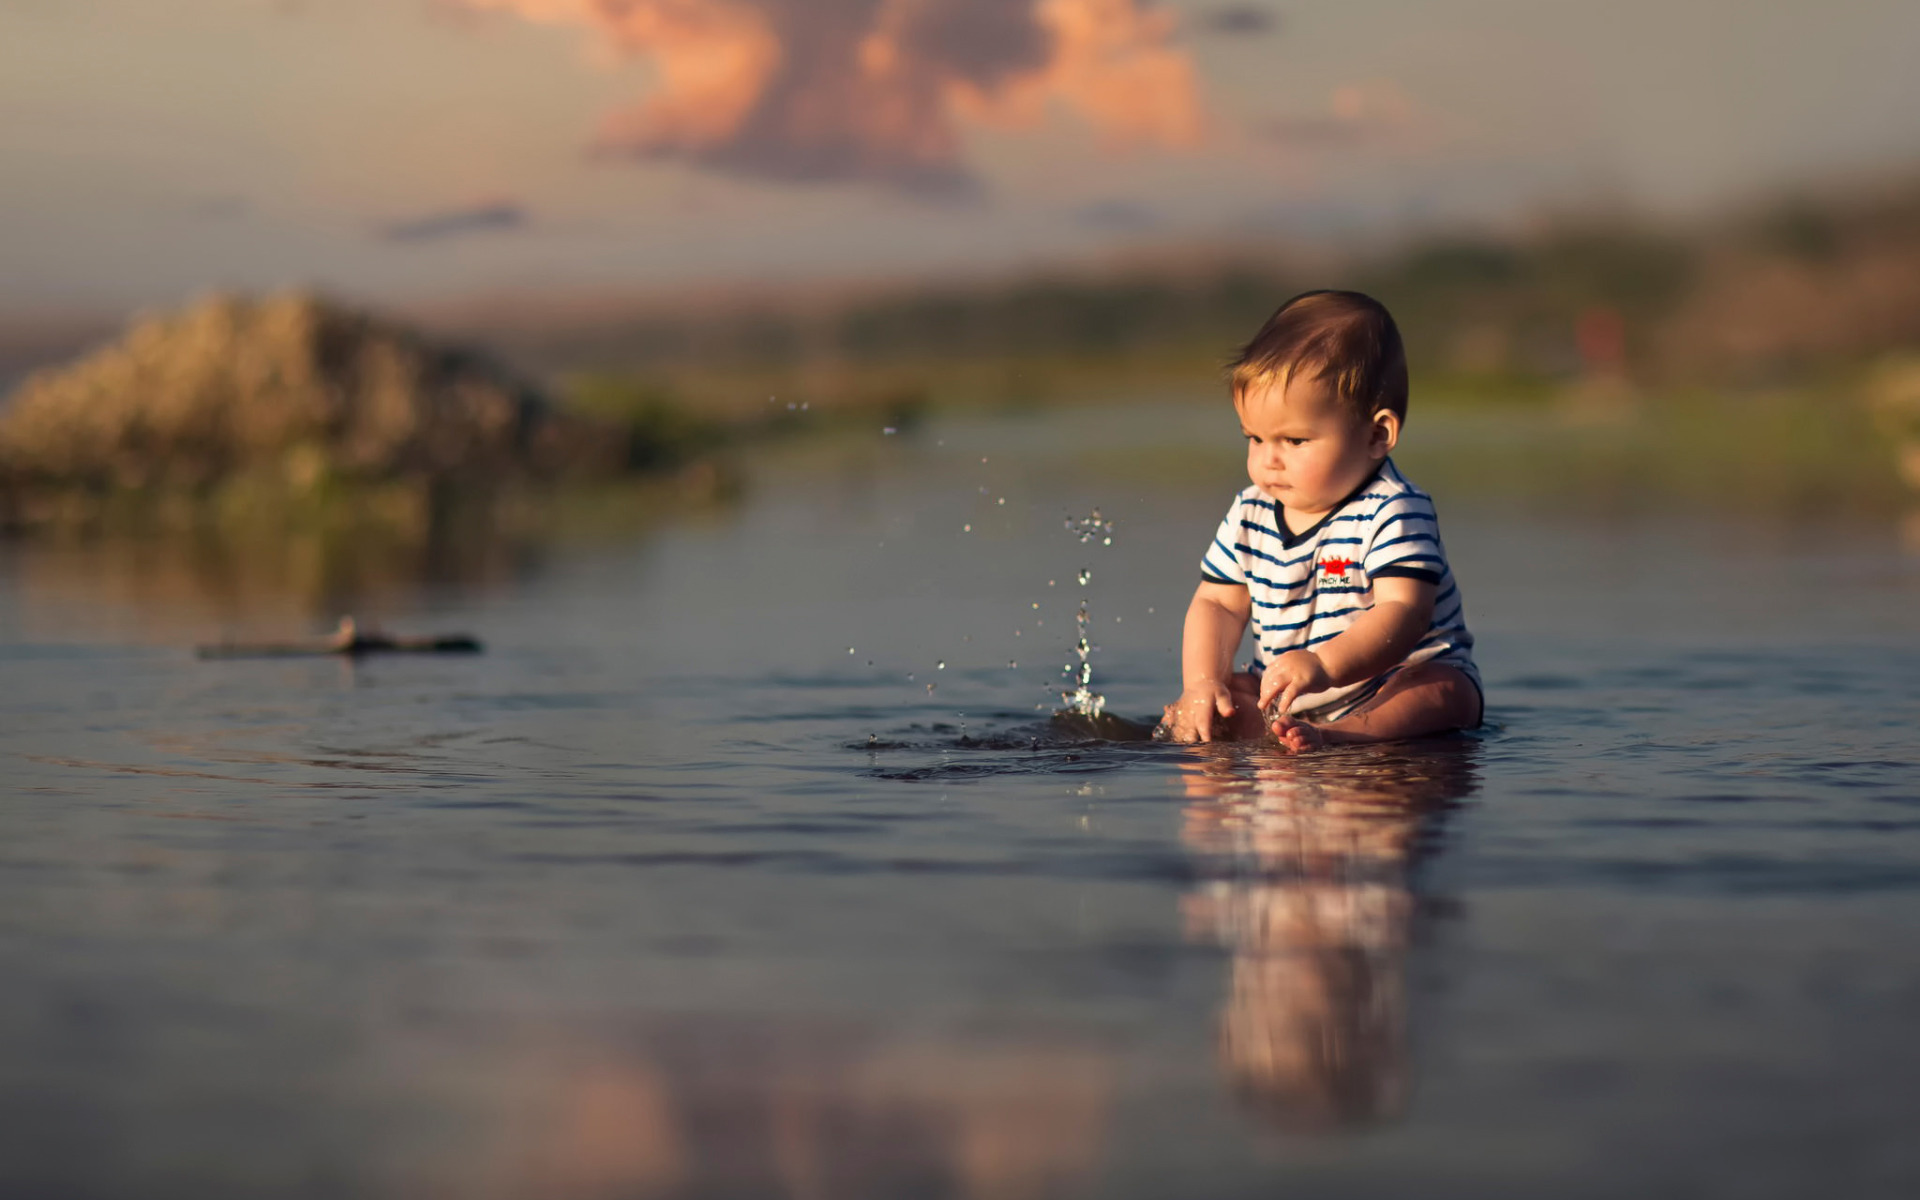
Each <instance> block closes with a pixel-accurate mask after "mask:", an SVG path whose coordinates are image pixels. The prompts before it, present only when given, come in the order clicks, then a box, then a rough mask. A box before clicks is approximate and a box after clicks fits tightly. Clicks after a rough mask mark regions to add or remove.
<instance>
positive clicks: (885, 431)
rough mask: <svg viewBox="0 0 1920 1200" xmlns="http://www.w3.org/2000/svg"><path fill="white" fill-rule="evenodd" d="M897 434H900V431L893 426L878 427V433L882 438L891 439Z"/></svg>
mask: <svg viewBox="0 0 1920 1200" xmlns="http://www.w3.org/2000/svg"><path fill="white" fill-rule="evenodd" d="M899 432H900V431H899V430H898V429H895V428H894V427H893V426H891V425H882V426H881V427H880V433H881V435H882V436H884V437H892V436H893V435H894V434H896V433H899Z"/></svg>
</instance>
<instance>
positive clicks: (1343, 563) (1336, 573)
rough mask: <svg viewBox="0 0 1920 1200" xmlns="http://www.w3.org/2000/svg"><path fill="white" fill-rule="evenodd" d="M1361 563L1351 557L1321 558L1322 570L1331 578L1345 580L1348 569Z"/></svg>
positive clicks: (1322, 572)
mask: <svg viewBox="0 0 1920 1200" xmlns="http://www.w3.org/2000/svg"><path fill="white" fill-rule="evenodd" d="M1359 565H1360V564H1359V563H1357V562H1355V561H1354V560H1353V559H1351V558H1323V559H1321V560H1320V571H1321V574H1323V575H1325V576H1327V577H1329V578H1332V579H1339V580H1345V579H1346V577H1347V571H1348V569H1350V568H1352V567H1357V566H1359Z"/></svg>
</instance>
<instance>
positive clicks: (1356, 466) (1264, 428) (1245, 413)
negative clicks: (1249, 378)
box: [1234, 375, 1399, 516]
mask: <svg viewBox="0 0 1920 1200" xmlns="http://www.w3.org/2000/svg"><path fill="white" fill-rule="evenodd" d="M1234 408H1235V409H1236V410H1238V411H1239V413H1240V427H1241V431H1242V432H1243V433H1245V434H1246V436H1247V475H1248V477H1249V478H1251V479H1252V480H1253V482H1254V483H1255V484H1257V485H1259V488H1260V490H1261V491H1263V492H1265V493H1266V494H1267V495H1268V496H1271V497H1272V498H1273V499H1275V500H1278V501H1279V502H1280V503H1281V504H1282V505H1283V506H1285V507H1286V509H1287V510H1288V511H1289V512H1293V513H1299V514H1302V515H1308V516H1312V515H1317V514H1319V513H1324V512H1327V511H1330V510H1331V509H1332V508H1333V507H1334V506H1335V505H1337V504H1339V503H1340V502H1341V501H1342V500H1345V499H1346V498H1347V496H1348V495H1349V494H1350V493H1351V492H1352V491H1353V490H1354V489H1355V488H1357V487H1359V486H1360V485H1361V484H1362V483H1363V482H1365V481H1366V478H1367V476H1368V475H1371V474H1372V473H1373V469H1374V467H1375V466H1377V465H1378V464H1379V462H1380V460H1381V459H1383V458H1385V457H1386V456H1387V455H1388V454H1389V453H1390V452H1392V450H1393V444H1394V441H1395V439H1396V438H1397V437H1398V436H1399V422H1398V419H1397V418H1395V417H1394V416H1393V414H1391V413H1376V414H1375V415H1374V416H1373V417H1372V418H1371V419H1368V418H1364V417H1358V416H1355V415H1354V412H1353V410H1352V408H1351V407H1349V406H1348V405H1347V404H1345V403H1344V402H1342V401H1341V400H1340V398H1339V396H1337V395H1336V394H1335V393H1334V391H1333V388H1332V386H1331V385H1330V384H1329V383H1328V382H1327V381H1325V380H1321V379H1303V378H1301V377H1300V376H1299V375H1294V376H1292V377H1290V378H1289V379H1288V380H1287V381H1286V384H1285V386H1284V387H1282V386H1281V385H1280V384H1279V383H1277V382H1269V383H1259V384H1255V385H1253V386H1252V387H1249V388H1248V389H1246V391H1244V392H1242V393H1241V394H1240V395H1239V397H1237V398H1236V400H1235V402H1234Z"/></svg>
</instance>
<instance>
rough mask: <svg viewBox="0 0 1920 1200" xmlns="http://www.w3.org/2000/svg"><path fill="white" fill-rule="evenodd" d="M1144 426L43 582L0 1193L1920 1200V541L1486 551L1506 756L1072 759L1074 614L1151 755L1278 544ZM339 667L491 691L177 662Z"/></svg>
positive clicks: (1572, 538)
mask: <svg viewBox="0 0 1920 1200" xmlns="http://www.w3.org/2000/svg"><path fill="white" fill-rule="evenodd" d="M1214 415H1218V414H1214ZM1103 417H1104V419H1101V420H1098V421H1094V420H1090V419H1089V418H1088V415H1087V414H1086V413H1084V412H1082V413H1062V414H1052V415H1041V416H1004V417H975V418H967V419H952V420H948V421H945V422H941V423H936V424H934V425H932V426H929V427H926V428H923V429H921V430H918V431H916V432H913V433H912V434H902V435H898V436H891V437H889V436H885V435H883V434H882V433H881V432H880V431H879V430H878V429H876V430H874V431H872V434H871V436H854V437H850V438H843V439H839V440H834V441H826V442H814V443H801V444H798V445H795V446H790V447H787V448H784V449H781V450H779V451H777V452H773V453H770V454H768V455H765V456H762V457H761V458H760V459H759V460H756V461H755V462H753V463H751V464H750V465H749V470H748V480H749V486H748V490H747V491H746V493H745V495H744V496H743V497H741V498H740V499H739V500H738V501H737V502H735V503H732V504H730V505H725V506H721V507H719V508H717V509H714V510H711V511H705V512H697V513H690V514H684V515H682V516H679V517H675V518H672V519H670V520H663V521H662V522H660V523H658V524H657V525H656V526H654V527H653V528H652V530H651V532H649V533H648V534H646V535H645V536H641V537H635V538H612V539H600V540H597V541H595V540H585V541H574V542H560V543H549V544H540V545H535V546H524V547H518V548H508V549H506V550H501V549H499V548H494V549H492V550H490V551H488V552H487V553H484V554H480V555H478V556H477V557H469V558H466V559H461V560H459V561H458V562H455V563H453V564H452V565H449V563H448V560H447V559H446V558H445V557H444V556H425V557H423V558H421V559H420V560H418V561H413V562H410V563H409V562H402V563H401V564H400V565H398V566H396V567H394V568H393V569H392V570H391V571H390V572H388V573H387V574H385V575H382V574H380V573H378V572H375V573H373V574H372V575H371V576H368V575H364V574H363V575H349V576H348V577H346V578H345V579H344V580H342V579H341V578H337V577H333V576H328V575H326V573H325V572H321V573H320V574H319V575H317V576H316V575H315V574H314V573H313V572H312V571H303V569H302V568H300V566H299V564H298V561H297V560H298V557H299V556H298V554H296V553H292V552H288V553H285V554H282V555H280V556H278V557H274V558H272V559H271V560H270V562H271V563H274V564H279V565H278V566H273V565H268V566H262V565H261V564H262V562H263V561H268V560H261V559H254V558H248V557H247V556H244V555H242V556H240V557H239V558H238V559H237V560H236V558H235V556H234V555H232V554H226V555H215V556H212V557H206V556H199V557H195V556H192V555H183V554H181V553H180V552H178V551H177V550H172V549H167V548H164V547H162V548H157V549H156V548H154V547H151V546H149V547H146V548H145V549H141V548H137V547H136V548H129V547H128V546H125V545H122V544H113V543H109V544H105V545H94V546H85V545H82V546H72V545H62V546H53V545H44V544H35V545H21V544H14V545H10V546H6V547H4V548H0V679H4V680H5V682H6V685H7V686H6V687H5V688H4V691H3V692H0V772H4V776H3V777H4V780H5V783H4V791H5V801H4V806H0V974H3V975H4V978H5V979H6V980H7V981H8V986H6V987H5V988H3V989H0V1187H3V1188H4V1190H5V1191H6V1192H7V1193H8V1194H20V1195H55V1196H58V1195H72V1196H93V1195H100V1196H106V1195H140V1196H176V1195H177V1196H195V1197H206V1196H223V1195H263V1194H274V1195H282V1194H284V1195H312V1196H334V1195H343V1196H389V1195H391V1196H413V1195H421V1194H447V1195H463V1196H465V1195H473V1196H543V1197H544V1196H594V1197H598V1196H626V1195H713V1196H720V1195H725V1196H733V1195H741V1196H747V1195H787V1196H838V1195H868V1196H916V1197H917V1196H928V1195H957V1196H981V1197H989V1196H990V1197H1000V1196H1019V1197H1024V1196H1039V1195H1056V1194H1065V1195H1078V1194H1086V1195H1102V1196H1107V1195H1112V1196H1163V1195H1207V1196H1236V1195H1247V1196H1253V1195H1270V1194H1273V1192H1274V1191H1275V1190H1276V1189H1277V1188H1287V1187H1291V1188H1297V1189H1301V1190H1303V1191H1305V1192H1307V1193H1308V1194H1341V1195H1381V1196H1389V1195H1404V1194H1408V1193H1409V1192H1411V1191H1412V1190H1414V1189H1416V1188H1418V1189H1420V1190H1421V1191H1422V1192H1423V1193H1427V1194H1436V1193H1437V1194H1443V1195H1475V1196H1484V1195H1490V1194H1493V1195H1509V1194H1510V1195H1526V1196H1537V1195H1619V1194H1632V1193H1635V1192H1659V1193H1690V1194H1703V1195H1704V1194H1714V1195H1718V1194H1725V1195H1741V1196H1772V1195H1778V1196H1797V1195H1805V1194H1808V1193H1810V1192H1813V1191H1815V1190H1816V1189H1818V1190H1822V1191H1825V1192H1830V1193H1832V1194H1836V1195H1848V1196H1879V1195H1885V1196H1896V1195H1910V1194H1913V1191H1914V1189H1915V1188H1916V1187H1920V1150H1916V1149H1915V1148H1914V1142H1913V1140H1912V1138H1911V1136H1910V1133H1909V1130H1908V1126H1909V1124H1910V1120H1909V1118H1910V1115H1911V1113H1912V1111H1913V1104H1914V1101H1915V1099H1916V1091H1917V1089H1916V1085H1915V1084H1914V1082H1913V1081H1914V1079H1915V1078H1920V1035H1917V1034H1916V1033H1915V1032H1914V1029H1913V1021H1912V1017H1913V1013H1914V1012H1915V1011H1920V787H1916V782H1917V781H1920V743H1917V741H1916V738H1915V735H1914V732H1913V730H1914V726H1915V719H1916V717H1920V638H1917V637H1916V635H1920V559H1917V558H1916V557H1915V556H1914V555H1913V553H1912V552H1911V551H1909V550H1907V549H1904V548H1903V546H1902V543H1901V541H1900V538H1899V536H1898V529H1899V522H1898V520H1897V519H1896V517H1895V516H1892V515H1890V516H1889V517H1888V518H1887V519H1885V520H1879V521H1875V520H1867V521H1862V520H1858V519H1848V520H1844V521H1843V520H1839V519H1830V520H1823V519H1822V518H1821V517H1820V516H1819V515H1818V514H1813V515H1811V516H1809V517H1808V518H1807V519H1804V520H1797V521H1793V522H1786V521H1781V520H1777V519H1771V518H1769V519H1765V520H1762V519H1760V518H1758V517H1755V516H1752V515H1745V516H1743V515H1742V514H1740V513H1739V512H1738V511H1737V506H1736V509H1735V510H1734V511H1727V510H1720V511H1718V512H1717V513H1716V514H1715V515H1705V514H1703V513H1695V514H1693V515H1688V514H1686V513H1682V512H1661V511H1657V506H1655V511H1644V510H1643V511H1640V512H1638V513H1637V514H1636V515H1634V516H1632V517H1630V518H1621V517H1603V516H1599V515H1594V514H1593V513H1591V512H1583V510H1582V509H1581V508H1580V506H1578V505H1570V506H1566V507H1563V508H1557V509H1552V510H1543V508H1542V507H1541V506H1539V505H1535V504H1518V503H1514V502H1512V501H1510V500H1505V499H1503V498H1502V497H1501V496H1499V495H1497V494H1491V495H1490V494H1485V493H1481V494H1474V493H1472V492H1470V491H1466V490H1462V489H1458V488H1456V491H1455V492H1454V494H1451V495H1450V494H1448V493H1447V492H1446V491H1441V492H1440V494H1439V495H1438V500H1439V503H1440V507H1441V513H1442V518H1443V522H1444V525H1445V533H1446V537H1447V542H1448V545H1449V548H1450V551H1451V553H1452V555H1453V558H1454V563H1455V569H1456V572H1457V574H1458V575H1459V577H1460V579H1461V581H1462V584H1463V587H1464V589H1465V591H1466V596H1467V604H1468V617H1469V620H1470V622H1471V624H1472V625H1473V627H1474V630H1475V632H1476V634H1477V635H1478V636H1479V638H1480V661H1481V664H1482V668H1483V671H1484V673H1485V675H1486V678H1487V681H1488V684H1489V690H1490V696H1489V699H1490V707H1489V725H1488V727H1487V728H1486V729H1485V730H1483V731H1480V732H1479V733H1477V734H1475V735H1473V736H1469V737H1459V738H1447V739H1436V740H1432V741H1427V742H1422V743H1417V744H1409V745H1403V746H1397V747H1389V748H1370V749H1362V750H1350V751H1342V752H1329V753H1325V754H1321V755H1316V756H1309V757H1306V758H1301V759H1287V758H1284V757H1281V756H1277V755H1275V754H1273V753H1272V752H1270V751H1267V750H1263V749H1260V748H1256V747H1230V748H1203V749H1190V748H1179V747H1168V746H1160V745H1153V744H1137V743H1112V742H1105V743H1103V742H1090V741H1086V740H1083V739H1079V738H1076V737H1073V736H1071V735H1068V734H1063V733H1062V732H1060V731H1059V730H1057V729H1055V728H1054V727H1052V726H1050V725H1049V724H1048V722H1047V719H1046V717H1047V713H1048V712H1049V711H1050V710H1051V708H1052V707H1053V706H1054V705H1056V704H1057V703H1058V693H1059V691H1060V689H1061V687H1062V686H1063V685H1067V686H1071V680H1068V679H1066V678H1065V677H1064V676H1063V675H1062V673H1061V669H1062V666H1063V664H1066V663H1068V662H1070V661H1074V656H1073V653H1072V643H1073V640H1074V637H1075V614H1076V610H1077V607H1078V604H1079V602H1080V600H1081V598H1082V595H1083V592H1082V589H1081V587H1080V585H1079V583H1078V582H1077V576H1078V574H1079V572H1080V571H1081V570H1082V569H1083V568H1084V569H1087V570H1089V571H1090V572H1091V579H1090V582H1089V584H1088V585H1087V588H1086V589H1085V591H1084V596H1085V598H1086V600H1087V604H1088V611H1089V616H1090V619H1091V623H1092V628H1093V629H1094V636H1093V641H1094V642H1095V643H1096V647H1097V648H1096V650H1095V651H1094V654H1093V660H1092V661H1093V664H1094V671H1095V685H1096V687H1097V689H1098V690H1100V691H1101V692H1103V693H1104V695H1105V696H1106V698H1107V705H1108V708H1109V710H1111V711H1116V712H1119V713H1122V714H1128V715H1132V716H1141V717H1144V716H1148V715H1150V714H1152V713H1154V712H1156V711H1157V709H1158V706H1159V705H1160V704H1162V703H1164V702H1166V701H1167V700H1168V699H1170V698H1171V696H1172V694H1173V692H1174V691H1176V690H1177V683H1178V678H1177V676H1178V664H1177V661H1176V657H1175V651H1174V647H1175V645H1176V643H1177V640H1178V632H1179V621H1180V617H1181V614H1182V612H1183V611H1184V606H1185V602H1186V599H1187V597H1188V596H1189V594H1190V593H1191V590H1192V586H1193V582H1194V579H1195V575H1196V570H1197V562H1198V558H1199V554H1200V551H1201V550H1202V549H1203V548H1204V546H1205V545H1206V540H1207V538H1208V537H1209V536H1210V534H1211V531H1212V528H1213V526H1214V524H1215V523H1216V522H1217V521H1218V519H1219V514H1220V513H1221V512H1222V511H1224V509H1225V506H1226V503H1227V501H1228V499H1229V497H1230V496H1231V494H1232V493H1233V492H1234V491H1235V490H1237V488H1238V487H1239V486H1240V483H1239V479H1238V477H1237V475H1236V474H1235V472H1236V470H1237V466H1236V463H1237V449H1236V446H1235V444H1234V442H1233V434H1234V432H1235V430H1233V429H1232V428H1230V420H1229V421H1227V422H1224V423H1223V422H1217V421H1211V420H1209V419H1208V415H1207V414H1204V413H1199V414H1196V413H1195V412H1194V411H1193V410H1190V409H1189V410H1173V409H1164V408H1155V407H1151V406H1143V407H1140V408H1137V409H1128V410H1125V411H1120V412H1114V413H1108V414H1103ZM1419 432H1420V429H1419V427H1418V426H1416V427H1415V431H1414V438H1413V440H1414V441H1415V443H1416V445H1417V442H1418V434H1419ZM1442 441H1444V438H1441V437H1438V436H1436V438H1435V442H1436V444H1438V443H1439V442H1442ZM1522 452H1524V447H1522V448H1518V449H1516V453H1522ZM1403 463H1404V465H1406V466H1407V468H1408V470H1409V471H1410V473H1412V474H1413V475H1414V476H1415V478H1416V479H1419V478H1420V477H1421V475H1420V469H1419V460H1418V457H1417V455H1416V454H1414V453H1412V452H1411V450H1410V452H1409V454H1407V455H1406V456H1403ZM1438 465H1440V464H1436V468H1437V467H1438ZM1095 505H1098V506H1100V508H1101V510H1102V512H1103V514H1104V516H1105V517H1106V518H1109V519H1111V520H1113V521H1114V523H1115V529H1114V535H1113V544H1112V545H1111V546H1107V545H1104V544H1101V542H1100V541H1099V540H1095V541H1093V542H1088V543H1082V542H1081V541H1080V540H1078V539H1077V538H1075V537H1073V536H1070V535H1069V534H1068V533H1067V532H1066V531H1065V529H1063V522H1064V521H1065V520H1066V519H1067V518H1069V517H1073V516H1084V515H1086V514H1087V513H1088V512H1089V511H1090V510H1091V509H1092V508H1093V507H1094V506H1095ZM290 563H291V564H292V565H288V564H290ZM345 606H352V607H355V608H356V609H357V611H358V612H359V615H360V616H361V617H362V619H363V620H365V619H368V618H375V619H379V620H383V621H385V622H388V623H390V624H392V625H394V626H396V627H400V628H404V629H408V630H433V629H447V630H451V629H461V630H469V631H471V632H474V633H476V634H478V635H480V636H481V637H482V638H484V639H485V640H486V641H487V643H488V644H489V653H487V654H486V655H485V656H482V657H479V658H474V659H431V658H425V659H410V660H409V659H390V660H370V661H366V662H363V663H358V664H348V663H341V662H335V661H331V660H327V661H299V660H295V661H260V662H201V661H197V660H196V659H195V658H194V657H193V656H192V654H191V645H192V643H194V642H195V641H199V640H213V639H216V638H218V637H220V636H222V635H225V634H230V633H241V634H269V635H284V634H287V633H293V632H306V629H305V628H301V629H289V628H288V624H289V623H290V622H297V623H307V624H310V625H311V626H312V627H315V628H318V627H322V626H324V625H326V624H328V623H330V620H331V617H332V616H333V615H334V613H335V610H336V609H338V608H341V607H345Z"/></svg>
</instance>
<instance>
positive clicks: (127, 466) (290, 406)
mask: <svg viewBox="0 0 1920 1200" xmlns="http://www.w3.org/2000/svg"><path fill="white" fill-rule="evenodd" d="M608 433H609V431H608V430H607V429H606V428H603V427H601V426H598V425H593V424H590V423H588V422H584V421H582V420H581V419H579V418H576V417H573V416H569V415H566V414H562V413H558V412H556V411H555V410H554V409H553V408H552V407H551V406H550V405H549V404H547V403H546V402H545V401H544V400H543V399H542V397H541V396H540V395H539V393H538V392H537V391H536V390H534V389H533V388H531V387H529V386H527V385H526V384H524V383H521V382H519V381H516V380H514V379H513V378H512V377H511V376H510V375H509V374H507V373H506V372H505V371H503V370H502V369H500V368H499V367H497V366H494V365H492V364H489V363H487V362H486V361H484V360H482V359H480V358H479V357H477V356H475V355H472V354H469V353H465V352H462V351H458V350H454V349H450V348H447V347H444V346H437V345H434V344H432V343H431V342H429V341H428V340H427V339H425V338H423V337H422V336H420V335H418V334H416V333H414V332H412V331H410V330H408V329H406V328H403V327H401V326H398V325H395V324H392V323H389V322H386V321H383V320H381V319H378V318H376V317H373V316H370V315H368V314H366V313H362V312H357V311H353V310H350V309H347V308H344V307H342V306H339V305H336V304H332V303H329V302H327V301H325V300H322V299H319V298H316V297H313V296H308V295H285V296H277V297H273V298H269V299H265V300H258V301H255V300H248V299H241V298H235V297H216V298H214V299H211V300H208V301H206V302H204V303H201V304H199V305H196V306H194V307H192V308H190V309H187V310H185V311H183V312H180V313H177V314H171V315H166V316H161V317H157V318H152V319H149V320H144V321H142V322H140V323H138V324H136V325H135V326H134V327H133V328H132V329H131V330H130V331H129V332H128V333H127V335H126V336H125V337H124V338H122V339H121V340H120V341H119V342H118V343H116V344H114V345H111V346H108V347H106V348H105V349H102V350H100V351H98V352H96V353H94V354H92V355H89V356H88V357H86V358H84V359H82V360H81V361H79V362H77V363H74V364H72V365H71V366H67V367H64V368H60V369H56V370H51V371H46V372H42V373H41V374H39V375H36V376H34V377H32V378H30V379H29V380H27V382H26V383H25V384H23V385H22V386H21V388H20V390H19V391H18V392H17V393H15V395H14V397H13V399H12V401H11V403H10V404H9V405H8V406H7V408H6V409H5V410H4V411H3V412H0V472H4V474H5V475H7V476H10V477H11V480H12V484H13V486H14V487H15V488H22V487H36V486H65V487H73V486H79V487H87V488H109V489H116V490H120V489H150V488H160V489H167V490H177V489H189V490H190V489H198V488H204V487H207V486H209V485H213V484H217V483H220V482H222V481H224V480H227V479H230V478H233V477H236V476H240V475H247V476H250V477H272V478H277V479H278V480H279V481H282V482H284V483H285V484H286V485H288V486H289V487H291V488H294V489H296V490H299V489H309V488H312V487H315V486H317V485H319V484H320V483H322V482H326V481H331V480H393V479H420V480H447V479H460V478H471V479H475V480H495V479H499V478H501V477H502V476H503V475H514V474H523V473H551V472H557V471H568V470H611V469H618V468H619V467H621V466H623V465H625V464H624V461H622V457H623V455H624V446H623V444H622V439H621V438H620V437H619V436H617V435H616V436H608Z"/></svg>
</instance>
